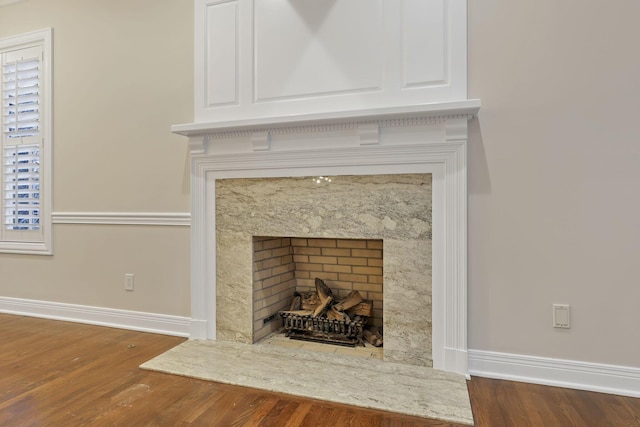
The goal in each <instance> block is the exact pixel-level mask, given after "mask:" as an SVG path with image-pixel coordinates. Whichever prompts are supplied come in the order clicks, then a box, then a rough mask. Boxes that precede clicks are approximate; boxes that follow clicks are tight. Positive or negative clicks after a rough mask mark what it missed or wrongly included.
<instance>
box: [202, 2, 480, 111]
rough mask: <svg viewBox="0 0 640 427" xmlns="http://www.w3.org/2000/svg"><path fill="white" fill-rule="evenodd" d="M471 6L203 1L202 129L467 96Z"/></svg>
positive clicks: (448, 4) (454, 4)
mask: <svg viewBox="0 0 640 427" xmlns="http://www.w3.org/2000/svg"><path fill="white" fill-rule="evenodd" d="M466 13H467V11H466V0H402V1H398V0H335V1H331V2H327V1H324V2H323V1H306V0H304V1H303V0H270V1H268V2H266V1H256V0H223V1H212V0H196V4H195V110H194V115H195V122H196V123H205V122H224V121H234V120H240V119H257V118H268V117H279V116H296V115H300V114H320V113H324V112H330V111H354V110H362V109H372V108H382V107H400V106H406V105H417V104H425V103H434V102H451V101H461V100H466V98H467V70H466V66H467V64H466V54H467V51H466V49H467V41H466V37H467V34H466V33H467V29H466V19H467V18H466Z"/></svg>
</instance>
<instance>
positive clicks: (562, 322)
mask: <svg viewBox="0 0 640 427" xmlns="http://www.w3.org/2000/svg"><path fill="white" fill-rule="evenodd" d="M570 314H571V308H570V307H569V304H553V327H554V328H565V329H569V328H570V327H571V322H570V320H571V316H570Z"/></svg>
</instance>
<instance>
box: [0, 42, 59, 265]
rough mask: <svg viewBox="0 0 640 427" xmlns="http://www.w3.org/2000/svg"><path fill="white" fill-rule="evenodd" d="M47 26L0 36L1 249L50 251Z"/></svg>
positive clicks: (46, 252)
mask: <svg viewBox="0 0 640 427" xmlns="http://www.w3.org/2000/svg"><path fill="white" fill-rule="evenodd" d="M50 52H51V30H44V31H39V32H34V33H29V34H24V35H20V36H15V37H12V38H8V39H0V101H1V102H2V104H1V114H2V116H1V118H2V122H1V128H0V132H1V133H0V136H1V151H0V162H1V164H2V171H1V172H0V182H1V183H2V187H1V191H2V193H1V198H0V200H1V202H0V203H1V207H0V208H1V209H0V219H1V221H0V252H3V251H6V252H18V253H43V254H50V253H51V252H50V234H51V230H50V229H51V225H50V224H51V215H50V212H51V208H50V205H51V203H50V200H51V197H50V192H49V188H50V177H51V174H50V169H51V168H50V166H51V154H50V153H51V130H50V126H51V125H50V114H51V112H50V105H51V95H50V91H51V87H50V86H51V77H50V73H51V66H50V61H51V59H50Z"/></svg>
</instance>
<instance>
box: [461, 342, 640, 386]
mask: <svg viewBox="0 0 640 427" xmlns="http://www.w3.org/2000/svg"><path fill="white" fill-rule="evenodd" d="M469 373H470V374H471V375H475V376H478V377H487V378H496V379H501V380H510V381H521V382H527V383H533V384H544V385H549V386H556V387H566V388H573V389H578V390H589V391H596V392H600V393H610V394H619V395H622V396H631V397H640V368H636V367H631V366H618V365H606V364H602V363H591V362H580V361H576V360H564V359H553V358H549V357H539V356H528V355H521V354H509V353H498V352H492V351H483V350H469Z"/></svg>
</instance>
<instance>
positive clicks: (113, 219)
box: [52, 212, 191, 227]
mask: <svg viewBox="0 0 640 427" xmlns="http://www.w3.org/2000/svg"><path fill="white" fill-rule="evenodd" d="M52 221H53V223H54V224H101V225H156V226H159V225H173V226H182V227H189V226H190V225H191V214H190V213H188V212H184V213H183V212H162V213H156V212H54V213H53V215H52Z"/></svg>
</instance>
